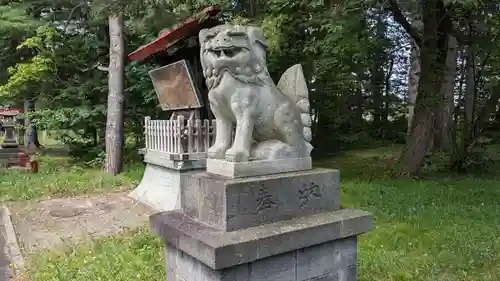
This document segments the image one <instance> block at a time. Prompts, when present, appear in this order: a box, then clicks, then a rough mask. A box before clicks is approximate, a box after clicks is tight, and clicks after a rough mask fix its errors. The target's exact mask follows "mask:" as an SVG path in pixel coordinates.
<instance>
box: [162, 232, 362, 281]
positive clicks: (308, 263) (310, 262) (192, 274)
mask: <svg viewBox="0 0 500 281" xmlns="http://www.w3.org/2000/svg"><path fill="white" fill-rule="evenodd" d="M356 259H357V251H356V236H353V237H349V238H345V239H339V240H335V241H332V242H326V243H322V244H319V245H314V246H311V247H307V248H302V249H299V250H295V251H291V252H287V253H283V254H279V255H275V256H271V257H268V258H264V259H260V260H257V261H254V262H250V263H245V264H242V265H237V266H234V267H230V268H225V269H220V270H213V269H212V268H210V267H209V266H207V265H205V264H203V263H202V262H200V261H198V260H197V259H195V258H193V257H192V256H190V255H188V254H186V253H185V252H183V251H181V250H179V249H177V248H176V247H174V246H172V245H170V244H168V243H167V244H165V265H166V273H167V274H166V275H167V276H166V277H167V278H166V280H168V281H192V280H193V281H194V280H210V281H254V280H259V281H320V280H321V281H356Z"/></svg>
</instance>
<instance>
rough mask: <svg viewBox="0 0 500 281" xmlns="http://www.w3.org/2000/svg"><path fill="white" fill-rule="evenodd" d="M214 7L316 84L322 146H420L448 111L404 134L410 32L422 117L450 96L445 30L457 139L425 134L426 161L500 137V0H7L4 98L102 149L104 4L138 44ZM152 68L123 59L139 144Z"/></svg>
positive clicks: (454, 158)
mask: <svg viewBox="0 0 500 281" xmlns="http://www.w3.org/2000/svg"><path fill="white" fill-rule="evenodd" d="M207 4H217V5H219V7H220V8H221V9H222V13H221V15H220V18H221V20H225V21H228V22H234V23H241V24H254V25H259V26H261V27H262V28H263V30H264V32H265V34H266V37H267V38H268V41H269V44H270V47H269V50H268V64H269V70H270V72H271V75H272V76H273V78H274V79H275V80H276V81H277V80H278V79H279V78H280V76H281V74H282V73H283V72H284V71H285V70H286V69H287V68H288V67H290V66H291V65H293V64H295V63H300V64H302V66H303V68H304V70H305V74H306V76H307V77H306V78H307V80H308V82H309V89H310V97H311V108H312V112H311V113H312V115H313V119H314V123H313V132H314V145H315V147H316V149H315V151H316V152H320V153H321V154H324V152H335V151H338V150H342V149H346V148H349V147H353V146H361V145H369V144H373V143H374V142H379V141H384V142H387V141H389V142H400V143H407V144H408V145H407V147H406V150H405V153H406V152H407V155H412V154H415V151H416V150H412V149H414V148H412V147H413V146H414V143H415V142H414V141H415V140H419V139H422V136H423V135H419V134H423V133H422V132H424V131H425V135H426V136H427V134H430V135H434V133H435V132H437V131H438V130H437V129H436V128H439V126H440V124H439V122H441V121H436V122H437V123H435V124H434V123H433V124H432V126H431V125H429V126H427V127H426V129H425V130H423V131H421V132H420V133H414V134H411V135H410V137H408V138H407V137H406V132H407V124H408V121H407V118H408V114H407V107H408V84H407V81H408V80H407V76H408V74H409V73H408V69H409V64H410V58H409V55H410V45H411V43H412V40H413V41H415V42H417V43H418V44H421V45H420V51H421V54H420V55H421V56H420V57H421V58H422V59H421V60H420V61H419V63H421V64H422V66H425V68H426V69H428V70H427V71H426V72H425V73H424V74H422V73H419V75H420V76H422V75H423V76H422V79H421V80H420V82H421V87H419V98H418V99H417V104H416V105H415V109H416V111H415V114H416V116H417V117H415V118H417V119H418V120H420V121H418V122H417V123H414V124H417V125H418V124H421V122H423V121H422V120H430V119H428V117H432V116H434V115H436V114H438V112H439V110H441V109H442V108H444V106H446V105H445V102H444V100H445V99H444V98H443V95H444V93H443V91H444V90H441V89H440V88H441V86H440V84H439V83H440V80H444V76H442V75H445V74H443V73H445V72H444V68H445V67H446V65H444V62H445V61H446V58H445V57H441V58H437V57H436V56H439V55H441V56H442V55H443V54H444V53H446V48H447V46H448V45H446V44H445V45H442V44H441V43H442V42H441V41H439V42H437V41H436V42H437V43H436V42H435V41H432V40H435V39H436V38H437V37H435V36H442V38H445V37H446V36H453V37H455V38H456V39H457V41H458V48H457V53H458V54H457V64H456V69H455V71H453V69H452V70H450V71H448V72H446V73H451V74H453V73H455V75H454V77H452V79H454V81H455V82H454V83H453V87H452V88H451V91H452V93H451V96H452V97H453V98H452V99H451V102H452V103H453V104H449V103H448V106H450V105H451V108H453V109H454V110H453V112H452V122H451V125H450V126H451V127H450V130H451V131H452V134H451V136H450V138H451V139H450V140H449V143H451V144H452V147H453V149H451V150H449V149H444V150H442V149H441V148H440V144H439V143H437V142H436V145H435V146H433V143H432V142H429V143H427V141H425V143H424V144H422V145H424V146H425V147H424V146H422V148H425V149H420V150H419V151H420V152H419V153H420V154H422V153H424V154H425V155H423V156H422V157H421V158H422V159H424V158H425V159H427V156H426V155H431V154H435V155H442V154H443V153H444V154H445V155H446V157H445V158H446V159H448V160H447V161H446V163H447V164H446V165H445V166H446V168H457V167H461V168H460V169H462V168H463V167H466V166H467V165H468V164H467V163H471V162H474V163H476V162H477V161H471V160H470V159H476V158H477V157H476V156H477V154H475V152H474V151H477V148H478V147H481V145H479V144H481V143H483V142H484V139H489V140H495V139H497V138H498V137H497V136H496V134H495V130H496V129H497V128H498V126H499V125H500V124H499V121H498V118H500V111H499V109H498V106H497V105H498V99H499V97H500V96H499V95H500V91H499V90H500V86H499V79H498V77H499V76H498V74H499V67H498V66H499V65H500V53H499V50H500V45H499V44H500V35H499V34H500V32H499V30H500V16H499V13H498V12H499V8H498V4H496V2H495V1H476V0H463V1H459V0H444V1H443V0H422V1H418V2H415V1H409V2H408V1H396V0H384V1H382V0H371V1H359V0H344V1H336V0H331V1H303V0H293V1H288V0H286V1H285V0H253V1H223V0H218V1H205V0H197V1H177V0H161V1H160V0H158V1H128V0H121V1H113V2H109V1H92V2H81V3H74V2H72V1H67V0H55V1H45V0H24V1H18V2H17V3H16V4H13V3H10V4H3V5H1V6H0V23H2V24H0V33H1V34H2V38H3V39H2V40H0V48H1V49H2V52H1V54H2V56H3V57H2V60H1V63H2V66H4V67H3V68H2V69H3V70H2V71H3V72H2V71H0V84H1V86H0V94H1V96H0V97H1V99H3V102H4V103H19V102H20V100H21V99H22V97H23V96H24V95H25V94H26V93H27V92H29V93H32V94H34V95H35V96H36V99H37V110H36V112H35V113H33V120H35V121H36V123H37V124H38V125H39V126H41V127H42V128H44V129H47V130H55V131H58V132H59V134H58V138H60V139H61V140H62V141H63V142H65V143H66V144H68V145H69V146H70V147H71V149H72V151H73V153H74V155H78V156H80V157H83V158H86V160H93V159H95V158H96V157H97V155H99V154H100V153H101V152H102V149H103V144H104V140H103V136H104V126H105V115H106V112H105V111H106V106H105V104H106V96H107V73H105V72H102V71H100V70H99V67H98V66H101V65H106V64H107V63H108V60H109V49H108V44H109V38H108V29H107V28H108V27H107V24H106V17H107V14H109V13H110V12H112V11H116V10H119V11H121V12H123V13H124V15H125V42H126V46H125V47H126V53H129V52H130V51H133V50H134V49H136V48H137V47H139V46H141V45H143V44H145V43H148V42H150V41H151V40H153V39H154V38H156V36H157V35H158V33H160V32H161V31H164V30H166V29H168V28H170V27H171V26H173V25H174V24H176V23H177V22H179V21H180V20H182V19H184V18H186V17H187V16H189V15H192V14H193V13H195V12H197V11H199V10H200V9H201V8H202V7H204V6H205V5H207ZM426 7H440V9H442V10H441V12H443V11H444V12H445V13H444V15H446V17H447V19H448V20H449V25H447V26H446V27H444V26H441V27H439V26H437V27H436V28H437V29H432V28H431V27H430V25H429V23H430V22H431V21H430V20H429V19H431V18H432V17H433V16H436V15H437V14H432V13H437V12H438V11H437V10H434V8H432V9H426ZM422 23H423V25H422ZM438 23H439V24H442V21H441V22H438ZM426 24H427V25H426ZM443 28H444V29H443ZM433 32H434V33H433ZM443 32H444V33H443ZM444 35H446V36H444ZM443 36H444V37H443ZM446 38H447V37H446ZM439 40H441V39H439ZM432 42H434V43H436V44H434V43H432ZM429 43H432V44H434V45H432V44H430V45H429ZM438 43H439V44H441V45H439V44H438ZM429 46H430V47H429ZM438 47H439V48H442V49H440V50H438V49H437V48H438ZM426 48H427V49H426ZM422 52H424V53H422ZM472 58H473V59H472ZM154 67H156V66H155V65H153V64H152V62H141V63H134V62H129V63H127V65H126V68H125V77H126V79H125V81H126V83H125V85H126V88H125V124H126V125H125V134H126V136H127V144H128V147H129V148H130V149H136V148H137V147H140V146H141V145H142V143H141V142H142V130H143V129H142V122H143V121H142V120H143V119H144V117H145V116H151V117H153V118H164V117H165V116H163V115H162V114H164V113H162V111H161V110H160V109H159V107H158V102H157V100H156V95H155V92H154V90H153V87H152V83H151V81H150V79H149V76H148V74H147V72H148V71H149V70H151V69H152V68H154ZM468 69H469V70H470V69H472V71H469V72H467V70H468ZM438 70H439V71H438ZM429 71H431V72H432V73H429ZM467 73H471V74H470V75H473V77H472V78H471V77H470V75H469V77H468V76H467ZM436 75H437V76H436ZM440 75H441V76H440ZM439 77H441V78H439ZM467 77H468V78H467ZM426 79H427V80H426ZM426 81H427V82H426ZM429 81H431V82H432V81H433V82H432V83H434V82H436V81H437V82H436V83H434V84H433V85H432V87H428V86H425V85H431V84H426V83H430V82H429ZM422 83H423V84H422ZM422 85H424V86H422ZM467 85H468V86H467ZM466 89H469V90H468V91H467V90H466ZM471 89H472V90H471ZM471 95H472V96H471ZM471 110H472V111H471ZM470 112H472V115H470ZM467 114H468V115H467ZM471 116H472V117H471ZM436 120H440V119H439V118H437V119H436ZM419 122H420V123H419ZM417 125H415V126H417ZM447 126H448V125H447ZM410 129H411V128H410ZM410 132H414V131H412V130H410ZM428 139H433V138H432V137H431V136H429V137H428ZM89 151H90V153H89ZM422 151H423V152H422ZM101 154H102V153H101ZM440 159H441V158H440ZM410 162H411V163H410ZM425 163H428V162H425V161H424V162H421V161H420V160H419V161H416V160H415V159H410V158H408V159H406V162H404V161H403V165H404V166H406V167H407V168H408V167H410V166H411V167H413V168H411V169H409V170H408V169H407V170H408V172H409V174H412V175H413V174H416V173H418V172H419V171H420V169H421V168H422V167H423V166H424V165H426V164H425Z"/></svg>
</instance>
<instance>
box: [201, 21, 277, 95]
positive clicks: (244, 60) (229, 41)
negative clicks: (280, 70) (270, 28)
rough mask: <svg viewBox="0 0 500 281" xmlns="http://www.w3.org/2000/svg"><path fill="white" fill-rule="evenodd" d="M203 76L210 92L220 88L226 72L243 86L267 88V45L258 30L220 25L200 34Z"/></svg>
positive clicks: (204, 30)
mask: <svg viewBox="0 0 500 281" xmlns="http://www.w3.org/2000/svg"><path fill="white" fill-rule="evenodd" d="M199 39H200V46H201V50H200V52H201V53H200V56H201V65H202V68H203V75H204V77H205V79H206V83H207V86H208V88H209V89H212V88H215V87H217V86H218V85H219V83H220V80H221V77H222V74H223V72H224V71H227V72H228V73H229V74H231V75H232V76H233V77H234V78H235V79H237V80H239V81H241V82H244V83H254V84H258V85H263V84H267V83H268V82H269V81H267V80H268V79H269V78H270V77H269V74H268V73H267V67H266V50H267V47H268V45H267V41H266V39H265V37H264V34H263V33H262V31H261V29H259V28H257V27H252V26H241V25H228V24H226V25H219V26H216V27H213V28H211V29H203V30H201V31H200V34H199Z"/></svg>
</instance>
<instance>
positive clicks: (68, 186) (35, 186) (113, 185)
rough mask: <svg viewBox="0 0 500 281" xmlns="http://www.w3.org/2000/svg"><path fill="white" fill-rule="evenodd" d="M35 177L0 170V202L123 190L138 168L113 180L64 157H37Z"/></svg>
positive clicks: (139, 174) (137, 178)
mask: <svg viewBox="0 0 500 281" xmlns="http://www.w3.org/2000/svg"><path fill="white" fill-rule="evenodd" d="M39 162H40V171H39V172H38V173H36V174H33V173H29V172H26V171H20V170H15V169H9V170H0V201H11V200H14V201H18V200H30V199H35V198H40V197H65V196H74V195H80V194H88V193H92V192H103V191H111V190H115V191H116V190H121V189H127V188H130V187H132V186H134V185H135V184H136V183H138V181H140V179H141V177H142V169H143V168H142V165H137V166H133V167H127V170H126V172H125V173H123V174H121V175H120V176H117V177H113V176H110V175H108V174H105V173H104V172H102V171H101V169H98V168H84V167H81V166H77V165H74V164H72V163H71V162H70V161H69V160H68V158H67V157H55V156H44V157H41V158H40V161H39Z"/></svg>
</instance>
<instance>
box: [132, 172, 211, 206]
mask: <svg viewBox="0 0 500 281" xmlns="http://www.w3.org/2000/svg"><path fill="white" fill-rule="evenodd" d="M197 173H204V172H203V170H191V171H186V170H181V171H179V170H174V169H170V168H165V167H163V166H158V165H154V164H150V163H148V164H146V168H145V170H144V175H143V177H142V180H141V182H140V183H139V185H138V186H137V187H136V188H135V189H134V190H133V191H132V192H130V193H129V196H130V197H131V198H133V199H135V200H137V201H139V202H141V203H142V204H145V205H147V206H149V207H151V208H152V209H153V210H155V211H156V212H165V211H171V210H177V209H180V208H181V189H182V186H183V185H184V182H185V179H186V177H189V176H192V175H194V174H197Z"/></svg>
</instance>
